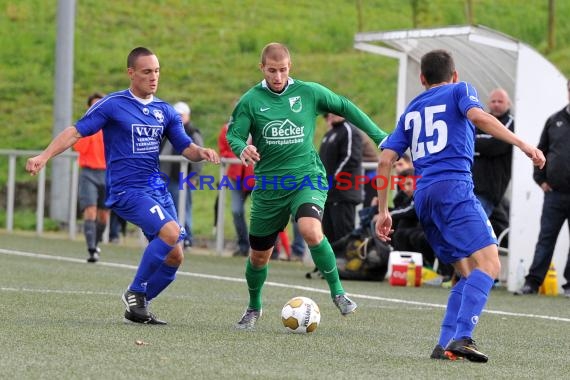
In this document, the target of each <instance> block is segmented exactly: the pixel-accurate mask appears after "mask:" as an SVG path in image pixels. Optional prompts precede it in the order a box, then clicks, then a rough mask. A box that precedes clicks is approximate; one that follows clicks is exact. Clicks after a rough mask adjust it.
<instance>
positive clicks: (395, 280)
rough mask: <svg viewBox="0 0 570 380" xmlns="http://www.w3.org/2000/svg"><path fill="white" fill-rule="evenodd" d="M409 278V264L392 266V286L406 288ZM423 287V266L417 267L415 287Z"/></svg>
mask: <svg viewBox="0 0 570 380" xmlns="http://www.w3.org/2000/svg"><path fill="white" fill-rule="evenodd" d="M407 277H408V264H407V263H406V264H394V265H392V274H391V275H390V285H392V286H406V283H407ZM421 285H422V266H421V265H416V282H415V286H421Z"/></svg>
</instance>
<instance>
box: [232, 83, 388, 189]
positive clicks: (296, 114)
mask: <svg viewBox="0 0 570 380" xmlns="http://www.w3.org/2000/svg"><path fill="white" fill-rule="evenodd" d="M325 113H333V114H336V115H340V116H343V117H344V118H346V119H347V120H348V121H350V122H351V123H352V124H354V125H355V126H356V127H358V128H360V129H362V130H363V131H364V132H366V134H368V136H370V137H371V138H372V140H373V141H374V142H375V143H376V145H378V144H379V143H380V141H382V139H383V138H384V137H386V135H387V134H386V133H385V132H384V131H382V130H381V129H380V128H379V127H378V126H377V125H376V124H375V123H374V122H373V121H372V120H371V119H370V118H369V117H368V116H367V115H366V114H365V113H364V112H362V111H361V110H360V109H359V108H358V107H357V106H356V105H354V104H353V103H352V102H351V101H350V100H348V99H346V98H345V97H343V96H340V95H337V94H335V93H334V92H332V91H331V90H329V89H328V88H326V87H324V86H322V85H320V84H318V83H313V82H303V81H300V80H294V79H292V78H289V81H288V85H287V87H286V88H285V90H284V91H282V92H281V93H279V94H277V93H275V92H273V91H271V90H270V89H269V87H268V86H267V83H266V82H265V80H263V81H262V82H261V83H259V84H258V85H256V86H254V87H252V88H251V89H250V90H249V91H247V92H246V93H245V94H244V95H243V96H242V97H241V99H240V100H239V102H238V104H237V105H236V107H235V109H234V111H233V113H232V117H231V119H230V122H229V126H228V132H227V139H228V142H229V144H230V146H231V148H232V150H233V152H234V153H235V154H236V155H237V156H238V157H239V156H240V154H241V152H242V151H243V150H244V149H245V147H246V146H247V143H246V141H247V139H248V137H249V135H250V134H251V137H252V145H254V146H255V147H256V148H257V151H258V153H259V155H260V160H259V162H257V163H256V165H255V169H254V171H255V175H256V177H258V178H259V177H262V176H265V177H273V176H277V177H282V176H285V175H288V176H295V177H296V178H303V177H305V176H308V175H319V176H322V177H323V178H324V177H325V176H326V174H325V170H324V168H323V165H322V163H321V160H320V159H319V155H318V153H317V150H316V149H315V146H314V145H313V137H314V134H315V128H316V120H317V117H318V116H319V115H322V114H325Z"/></svg>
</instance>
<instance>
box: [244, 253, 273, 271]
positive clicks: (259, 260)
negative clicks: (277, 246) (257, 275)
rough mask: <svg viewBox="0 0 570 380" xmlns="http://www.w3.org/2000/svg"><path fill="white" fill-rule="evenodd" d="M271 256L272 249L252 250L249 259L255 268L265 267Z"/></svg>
mask: <svg viewBox="0 0 570 380" xmlns="http://www.w3.org/2000/svg"><path fill="white" fill-rule="evenodd" d="M270 258H271V250H270V249H269V250H267V251H256V250H252V251H251V253H250V254H249V261H250V262H251V265H253V267H254V268H263V267H264V266H265V265H267V263H269V259H270Z"/></svg>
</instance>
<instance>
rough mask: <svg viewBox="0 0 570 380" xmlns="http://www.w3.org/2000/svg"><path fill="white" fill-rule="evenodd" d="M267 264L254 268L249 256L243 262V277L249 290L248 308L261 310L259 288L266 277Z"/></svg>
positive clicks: (260, 288) (261, 287)
mask: <svg viewBox="0 0 570 380" xmlns="http://www.w3.org/2000/svg"><path fill="white" fill-rule="evenodd" d="M267 267H268V266H267V265H264V266H263V267H262V268H255V267H254V266H253V264H252V263H251V261H249V258H248V259H247V261H246V264H245V279H246V281H247V289H248V290H249V306H248V307H249V308H250V309H255V310H261V290H262V289H263V284H264V283H265V280H266V279H267Z"/></svg>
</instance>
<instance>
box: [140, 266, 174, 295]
mask: <svg viewBox="0 0 570 380" xmlns="http://www.w3.org/2000/svg"><path fill="white" fill-rule="evenodd" d="M177 270H178V267H171V266H169V265H166V263H162V265H161V266H160V267H159V268H158V269H157V270H156V271H155V272H154V273H153V274H152V276H150V278H149V279H148V283H147V285H146V300H147V301H149V302H150V300H152V299H153V298H156V296H158V295H159V294H160V292H162V291H163V290H164V289H166V287H167V286H168V285H170V283H171V282H172V281H174V279H175V278H176V271H177Z"/></svg>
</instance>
